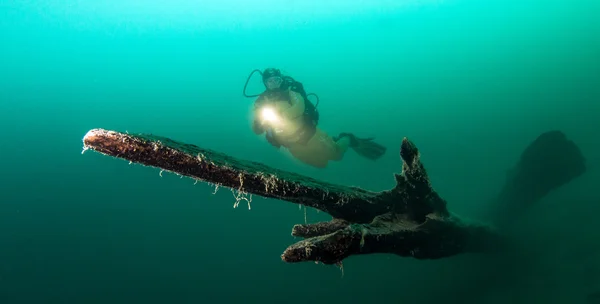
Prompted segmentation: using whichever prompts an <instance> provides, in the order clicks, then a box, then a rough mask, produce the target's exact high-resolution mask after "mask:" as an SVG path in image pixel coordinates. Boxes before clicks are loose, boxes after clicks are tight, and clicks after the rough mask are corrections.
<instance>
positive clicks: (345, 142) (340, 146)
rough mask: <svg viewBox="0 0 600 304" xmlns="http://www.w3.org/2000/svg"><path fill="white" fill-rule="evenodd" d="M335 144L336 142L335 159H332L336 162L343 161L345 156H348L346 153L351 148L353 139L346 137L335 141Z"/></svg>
mask: <svg viewBox="0 0 600 304" xmlns="http://www.w3.org/2000/svg"><path fill="white" fill-rule="evenodd" d="M331 140H332V141H333V139H331ZM333 142H334V146H333V149H334V151H333V152H332V155H333V157H331V160H335V161H339V160H342V158H344V154H346V151H348V148H350V143H351V139H350V137H348V136H344V137H342V138H340V139H338V140H337V141H333Z"/></svg>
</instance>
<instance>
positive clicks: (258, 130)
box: [252, 97, 265, 135]
mask: <svg viewBox="0 0 600 304" xmlns="http://www.w3.org/2000/svg"><path fill="white" fill-rule="evenodd" d="M262 100H263V99H262V98H260V97H259V99H257V100H256V101H255V102H254V111H253V115H252V131H254V134H256V135H260V134H263V133H265V128H264V126H263V124H261V122H260V117H259V114H258V108H259V107H260V105H261V102H262Z"/></svg>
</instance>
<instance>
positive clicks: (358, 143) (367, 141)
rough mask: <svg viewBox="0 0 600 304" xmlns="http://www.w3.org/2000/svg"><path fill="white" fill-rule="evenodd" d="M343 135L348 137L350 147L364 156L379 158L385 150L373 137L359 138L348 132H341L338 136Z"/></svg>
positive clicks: (373, 158) (372, 158)
mask: <svg viewBox="0 0 600 304" xmlns="http://www.w3.org/2000/svg"><path fill="white" fill-rule="evenodd" d="M344 136H348V137H349V138H350V148H352V149H353V150H354V151H355V152H356V153H357V154H358V155H360V156H362V157H364V158H368V159H371V160H377V159H379V158H381V157H382V156H383V155H384V154H385V152H386V150H387V148H386V147H384V146H382V145H380V144H378V143H376V142H374V141H373V138H359V137H356V136H355V135H354V134H350V133H341V134H340V135H339V136H338V138H342V137H344Z"/></svg>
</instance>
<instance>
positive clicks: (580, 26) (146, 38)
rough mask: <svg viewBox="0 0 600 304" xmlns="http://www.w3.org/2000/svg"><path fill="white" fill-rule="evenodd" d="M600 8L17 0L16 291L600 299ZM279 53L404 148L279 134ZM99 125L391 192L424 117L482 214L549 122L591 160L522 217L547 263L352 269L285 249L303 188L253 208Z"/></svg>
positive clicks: (342, 124) (8, 194) (0, 201)
mask: <svg viewBox="0 0 600 304" xmlns="http://www.w3.org/2000/svg"><path fill="white" fill-rule="evenodd" d="M598 13H600V2H598V1H595V0H569V1H567V0H560V1H558V0H549V1H534V0H523V1H496V0H495V1H475V0H455V1H454V0H448V1H443V0H440V1H436V0H424V1H418V0H406V1H403V0H400V1H385V0H374V1H358V0H357V1H313V0H306V1H301V2H300V1H274V0H264V1H239V0H221V1H212V0H210V1H189V0H175V1H169V2H166V1H165V2H162V1H154V0H148V1H135V0H122V1H116V0H108V1H75V0H67V1H53V0H40V1H11V0H4V1H0V127H1V129H2V130H3V132H2V134H3V135H2V137H3V140H2V144H1V145H0V165H1V167H2V169H3V174H2V175H0V179H1V181H0V303H3V304H4V303H6V304H16V303H36V304H37V303H107V302H110V303H114V304H116V303H166V302H169V303H200V302H206V303H281V302H285V303H289V304H291V303H307V302H310V303H400V302H401V303H439V302H440V301H444V302H450V303H477V304H479V303H507V302H509V301H510V302H512V303H600V296H597V293H598V292H600V246H598V239H599V236H600V224H598V221H597V219H596V217H597V216H596V214H597V213H598V211H600V207H599V206H598V203H600V194H597V193H595V191H596V187H595V185H597V184H598V180H599V179H600V176H599V173H598V170H597V167H598V164H599V161H600V137H599V136H598V134H597V132H598V130H600V122H599V120H598V118H599V117H600V85H599V84H600V79H599V75H600V24H599V23H598V21H597V16H598ZM266 67H278V68H281V69H283V71H284V72H285V73H288V74H290V75H291V76H293V77H294V78H296V79H298V80H300V81H301V82H303V84H304V86H305V87H306V89H307V90H308V91H309V92H314V93H317V94H318V95H319V97H320V100H321V102H320V104H319V112H320V115H321V120H320V123H321V126H322V128H323V129H325V130H326V131H328V132H330V133H331V134H337V133H339V132H355V133H357V134H360V135H363V136H375V137H376V138H377V139H378V141H379V142H380V143H382V144H384V145H386V146H387V147H388V148H389V152H388V154H387V155H386V156H384V158H383V159H381V160H380V161H378V162H370V161H367V160H364V159H362V158H360V157H358V156H357V155H356V154H355V153H353V152H352V151H349V152H348V153H347V155H346V157H345V159H344V160H343V161H342V162H339V163H333V164H331V165H330V166H329V167H328V168H326V169H313V168H309V167H307V166H305V165H302V164H300V163H298V162H296V161H294V160H293V159H292V158H291V157H290V156H289V155H288V154H286V153H284V152H281V151H277V150H275V149H273V148H272V147H271V146H270V145H269V144H268V143H267V142H266V141H265V140H264V139H263V138H261V137H257V136H255V135H254V134H253V133H252V131H251V129H250V120H249V114H250V109H251V107H252V100H251V99H247V98H244V97H243V95H242V88H243V85H244V82H245V81H246V77H247V76H248V74H249V73H250V72H251V71H252V70H253V69H264V68H266ZM260 89H261V83H260V81H259V79H258V78H256V79H252V80H251V85H250V87H249V91H250V92H258V91H259V90H260ZM92 128H106V129H113V130H118V131H129V132H133V133H144V132H145V133H154V134H158V135H161V136H167V137H170V138H173V139H176V140H180V141H184V142H188V143H192V144H196V145H200V146H202V147H205V148H210V149H215V150H218V151H221V152H224V153H227V154H230V155H232V156H235V157H239V158H242V159H248V160H254V161H260V162H263V163H265V164H268V165H270V166H274V167H278V168H281V169H284V170H290V171H294V172H298V173H301V174H305V175H309V176H311V177H314V178H318V179H321V180H325V181H329V182H335V183H339V184H344V185H354V186H360V187H363V188H366V189H369V190H375V191H379V190H386V189H389V188H391V187H393V185H394V179H393V174H394V173H399V172H400V169H401V161H400V158H399V154H398V151H399V144H400V142H401V140H402V138H403V137H404V136H407V137H409V138H410V139H411V140H413V141H414V142H415V143H416V144H417V145H418V147H419V148H420V150H421V152H422V159H423V162H424V164H425V166H426V168H427V170H428V172H429V174H430V176H431V179H432V183H433V185H434V187H435V188H436V190H437V191H438V192H439V193H440V194H441V195H442V196H443V197H444V198H445V199H446V200H448V202H449V207H450V209H451V210H452V211H454V212H457V213H459V214H461V215H463V216H466V217H472V218H477V217H478V216H480V215H481V214H482V213H485V211H486V206H487V205H486V204H487V203H488V202H489V201H490V200H491V199H492V198H493V197H494V195H496V194H497V192H498V191H499V188H500V187H501V185H502V183H503V182H504V179H505V177H506V174H507V170H508V169H509V168H510V167H511V166H513V165H514V164H515V163H516V161H517V159H518V157H519V155H520V153H521V152H522V151H523V149H524V148H525V147H526V146H527V145H528V144H529V143H530V142H531V141H532V140H533V139H535V138H536V137H537V136H538V135H539V134H541V133H542V132H545V131H549V130H561V131H563V132H565V134H567V136H568V137H569V138H570V139H572V140H574V141H575V142H576V143H577V145H578V146H579V147H580V148H581V150H582V152H583V153H584V155H585V157H586V159H587V165H588V171H587V172H586V173H585V175H583V176H582V177H580V178H578V179H576V180H575V181H573V182H572V183H570V184H568V185H566V186H564V187H562V188H560V189H558V190H557V191H554V192H553V193H551V195H549V196H547V197H545V198H544V200H543V201H541V202H539V204H538V205H537V206H536V208H534V209H533V210H531V211H530V214H529V216H528V217H526V218H525V219H524V220H523V221H522V223H517V224H516V225H520V226H522V228H521V229H522V240H523V241H525V242H531V244H532V246H531V248H532V249H531V252H530V254H531V255H534V256H536V257H537V258H536V259H535V261H534V262H532V261H531V260H529V259H527V260H525V259H523V260H519V257H514V259H508V258H507V259H504V260H502V261H498V260H495V259H491V258H490V257H485V256H478V255H461V256H456V257H453V258H448V259H443V260H437V261H417V260H414V259H408V258H400V257H396V256H388V255H370V256H359V257H351V258H348V259H347V260H345V261H344V273H343V276H342V272H341V271H340V269H338V268H336V267H333V266H323V265H315V264H313V263H303V264H285V263H283V262H282V261H281V259H280V254H281V253H282V252H283V250H284V249H285V248H286V247H287V246H288V245H290V244H292V243H294V242H296V241H297V239H295V238H294V237H292V236H290V232H291V228H292V226H293V225H294V224H296V223H303V222H304V221H305V215H304V210H301V209H298V207H297V206H296V205H292V204H289V203H286V202H283V201H277V200H268V199H263V198H260V197H253V201H252V209H251V210H248V208H247V206H246V205H244V204H243V203H242V204H240V207H238V208H236V209H234V208H233V204H234V202H235V199H234V196H233V195H232V192H231V191H230V190H229V189H218V191H216V193H215V189H214V187H211V186H210V185H207V184H203V183H198V184H196V185H194V181H193V180H191V179H187V178H183V179H181V178H179V177H178V176H176V175H173V174H169V173H163V174H162V177H161V176H159V170H157V169H153V168H147V167H142V166H140V165H128V163H127V162H125V161H122V160H117V159H113V158H109V157H106V156H102V155H100V154H98V153H94V152H91V151H87V152H86V153H84V154H83V155H81V151H82V147H83V145H82V141H81V139H82V137H83V136H84V135H85V133H86V132H87V131H88V130H89V129H92ZM549 170H552V168H549ZM213 193H214V194H213ZM327 219H329V217H328V216H327V215H326V214H323V213H317V212H315V211H314V210H307V214H306V220H307V221H309V222H316V221H320V220H327ZM500 263H504V264H500ZM498 265H503V266H501V267H499V266H498ZM507 265H509V266H512V267H508V266H507ZM501 270H502V271H501ZM482 282H485V283H482ZM594 301H596V302H594Z"/></svg>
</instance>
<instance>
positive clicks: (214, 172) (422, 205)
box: [83, 129, 504, 264]
mask: <svg viewBox="0 0 600 304" xmlns="http://www.w3.org/2000/svg"><path fill="white" fill-rule="evenodd" d="M83 142H84V148H85V149H92V150H95V151H97V152H100V153H102V154H105V155H109V156H113V157H117V158H122V159H126V160H129V161H131V162H135V163H139V164H143V165H147V166H153V167H157V168H161V169H163V170H167V171H172V172H175V173H177V174H180V175H184V176H188V177H191V178H194V179H197V180H202V181H207V182H211V183H214V184H217V185H221V186H225V187H229V188H233V189H237V190H239V191H241V192H245V193H252V194H256V195H260V196H263V197H267V198H277V199H281V200H286V201H289V202H292V203H296V204H301V205H305V206H308V207H313V208H316V209H319V210H322V211H324V212H327V213H328V214H330V215H331V216H332V217H333V218H334V220H332V221H331V222H327V223H318V224H312V225H296V226H295V227H294V229H293V233H294V234H295V235H298V236H303V237H306V239H305V240H303V241H300V242H298V243H296V244H294V245H292V246H290V247H289V248H288V249H286V250H285V252H284V253H283V255H282V259H283V260H284V261H286V262H301V261H320V262H323V263H326V264H333V263H339V262H341V261H342V260H343V259H344V258H346V257H348V256H350V255H355V254H369V253H392V254H397V255H401V256H412V257H415V258H418V259H436V258H443V257H448V256H452V255H456V254H460V253H466V252H496V251H498V250H501V249H502V246H501V244H504V241H503V237H502V236H501V235H499V234H498V233H497V232H496V231H495V230H494V229H493V228H492V227H490V226H488V225H485V224H480V223H467V222H465V221H464V220H462V219H460V218H459V217H457V216H456V215H453V214H451V213H450V212H449V211H448V210H447V208H446V201H444V200H443V199H442V198H441V197H440V196H439V195H438V194H437V192H436V191H435V190H434V189H433V187H432V186H431V184H430V182H429V178H428V176H427V172H426V171H425V168H424V166H423V165H422V164H421V161H420V155H419V151H418V149H417V147H416V146H415V145H414V144H413V143H412V142H410V141H409V140H408V139H406V138H404V139H403V141H402V145H401V149H400V156H401V157H402V160H403V173H402V174H397V175H396V181H397V185H396V186H395V187H394V188H393V189H391V190H389V191H383V192H370V191H366V190H363V189H360V188H357V187H346V186H340V185H334V184H329V183H325V182H321V181H318V180H315V179H312V178H309V177H306V176H302V175H298V174H294V173H290V172H286V171H281V170H278V169H275V168H272V167H268V166H265V165H263V164H260V163H256V162H250V161H244V160H239V159H236V158H233V157H230V156H227V155H225V154H222V153H219V152H215V151H212V150H208V149H203V148H200V147H198V146H195V145H190V144H185V143H180V142H176V141H174V140H171V139H169V138H165V137H159V136H154V135H144V134H142V135H131V134H126V133H120V132H115V131H109V130H103V129H93V130H90V131H89V132H88V133H87V134H86V135H85V137H84V138H83Z"/></svg>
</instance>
